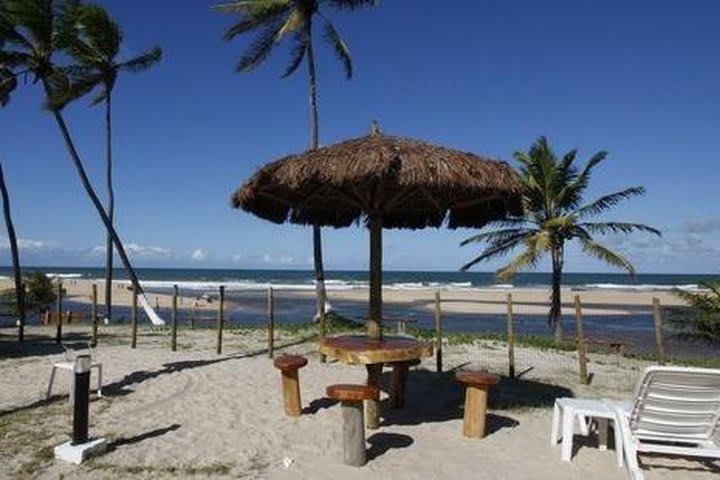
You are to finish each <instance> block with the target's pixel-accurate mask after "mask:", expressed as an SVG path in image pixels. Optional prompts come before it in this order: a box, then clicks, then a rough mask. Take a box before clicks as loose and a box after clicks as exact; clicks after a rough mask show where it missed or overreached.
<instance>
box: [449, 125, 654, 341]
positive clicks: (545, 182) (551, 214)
mask: <svg viewBox="0 0 720 480" xmlns="http://www.w3.org/2000/svg"><path fill="white" fill-rule="evenodd" d="M576 155H577V151H576V150H572V151H570V152H568V153H567V154H566V155H565V156H563V157H562V159H559V158H557V157H556V156H555V153H554V152H553V151H552V149H551V148H550V147H549V145H548V142H547V139H546V138H545V137H541V138H540V139H539V140H538V141H537V142H535V144H533V145H532V146H531V148H530V150H529V151H528V153H524V152H517V153H515V159H516V160H517V161H518V162H520V176H521V180H522V184H523V189H524V192H523V207H524V210H525V214H524V215H523V216H522V217H519V218H508V219H505V220H503V221H500V222H495V223H494V224H492V225H491V226H495V227H498V229H497V230H493V231H489V232H484V233H480V234H479V235H475V236H473V237H470V238H468V239H466V240H465V241H463V242H462V245H467V244H469V243H477V242H487V244H488V245H487V247H486V248H485V249H484V250H483V251H482V253H480V255H478V256H477V257H475V258H474V259H473V260H472V261H470V262H468V263H467V264H465V265H464V266H463V267H462V270H463V271H465V270H467V269H469V268H470V267H472V266H473V265H475V264H477V263H479V262H482V261H484V260H489V259H491V258H497V257H502V256H504V255H506V254H508V253H509V252H511V251H512V250H514V249H515V248H517V247H523V248H524V251H523V252H522V253H520V254H519V255H518V256H517V257H515V258H514V259H513V260H512V261H510V263H508V264H507V265H505V266H504V267H502V268H500V269H499V270H498V271H497V276H498V278H501V279H506V278H509V277H512V276H513V275H514V274H515V273H517V272H518V271H520V270H522V269H525V268H533V267H535V266H536V265H537V263H538V261H539V260H540V259H541V258H542V257H543V256H545V255H546V254H550V258H551V260H552V294H551V306H550V314H549V317H548V321H549V324H550V327H551V328H552V329H553V330H554V333H555V338H556V339H558V340H560V339H561V338H562V325H561V323H560V306H561V298H560V285H561V283H562V273H563V266H564V260H565V258H564V254H565V244H566V243H568V242H569V241H571V240H577V241H578V242H580V246H581V248H582V250H583V252H585V253H587V254H589V255H592V256H594V257H596V258H598V259H600V260H602V261H603V262H605V263H608V264H610V265H612V266H615V267H619V268H622V269H624V270H626V271H627V272H628V273H630V275H634V274H635V268H634V267H633V266H632V264H631V263H630V261H629V260H628V259H627V258H625V257H624V256H622V255H621V254H619V253H617V252H614V251H612V250H611V249H609V248H608V247H606V246H603V245H601V244H600V243H598V242H596V241H595V240H594V239H593V235H594V234H601V235H602V234H607V233H616V234H617V233H631V232H634V231H641V232H649V233H653V234H656V235H658V236H659V235H660V232H659V231H658V230H656V229H655V228H652V227H649V226H647V225H642V224H638V223H626V222H598V221H592V217H595V216H597V215H599V214H601V213H603V212H605V211H606V210H608V209H610V208H612V207H614V206H615V205H617V204H618V203H619V202H620V201H622V200H625V199H628V198H632V197H637V196H639V195H642V194H643V193H645V189H644V188H643V187H630V188H626V189H624V190H621V191H619V192H615V193H611V194H608V195H604V196H602V197H600V198H598V199H596V200H595V201H593V202H590V203H587V204H583V194H584V193H585V189H586V188H587V187H588V184H589V182H590V178H591V175H592V172H593V170H594V168H595V167H596V166H597V165H599V164H600V163H601V162H602V161H603V160H604V159H605V157H606V156H607V152H599V153H597V154H595V155H594V156H593V157H592V158H591V159H590V160H589V161H588V163H587V164H586V165H585V167H584V168H582V169H581V170H579V169H578V168H577V167H576V166H575V165H574V162H575V158H576Z"/></svg>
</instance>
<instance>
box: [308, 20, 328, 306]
mask: <svg viewBox="0 0 720 480" xmlns="http://www.w3.org/2000/svg"><path fill="white" fill-rule="evenodd" d="M307 36H308V62H307V63H308V79H309V85H308V86H309V90H310V149H311V150H314V149H316V148H318V145H319V143H320V142H319V135H320V134H319V126H318V107H317V79H316V74H315V52H314V51H313V44H312V23H311V22H308V26H307ZM313 263H314V266H315V293H316V304H317V318H318V319H319V318H321V315H322V313H323V312H324V310H325V299H326V298H327V292H326V290H325V269H324V267H323V257H322V234H321V231H320V226H319V225H313Z"/></svg>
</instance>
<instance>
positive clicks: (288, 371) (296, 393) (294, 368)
mask: <svg viewBox="0 0 720 480" xmlns="http://www.w3.org/2000/svg"><path fill="white" fill-rule="evenodd" d="M307 363H308V360H307V358H305V357H303V356H301V355H283V356H281V357H278V358H276V359H275V360H274V361H273V365H274V366H275V368H277V369H279V370H280V373H281V374H282V390H283V403H284V405H285V414H286V415H288V416H290V417H299V416H300V413H301V412H302V409H301V405H302V402H301V400H300V372H299V370H300V369H301V368H302V367H304V366H305V365H307Z"/></svg>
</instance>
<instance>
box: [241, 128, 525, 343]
mask: <svg viewBox="0 0 720 480" xmlns="http://www.w3.org/2000/svg"><path fill="white" fill-rule="evenodd" d="M520 195H521V187H520V184H519V180H518V177H517V175H516V173H515V172H514V171H513V170H512V169H511V168H510V167H509V166H508V165H507V164H506V163H504V162H498V161H493V160H489V159H486V158H483V157H480V156H478V155H474V154H472V153H467V152H462V151H459V150H451V149H448V148H444V147H440V146H437V145H432V144H429V143H425V142H421V141H418V140H413V139H409V138H401V137H392V136H386V135H383V134H380V133H379V131H378V129H377V127H375V126H374V127H373V132H372V133H371V134H370V135H368V136H365V137H360V138H356V139H352V140H347V141H345V142H341V143H337V144H335V145H331V146H328V147H323V148H318V149H315V150H310V151H307V152H305V153H302V154H298V155H290V156H287V157H285V158H282V159H280V160H277V161H275V162H272V163H270V164H268V165H266V166H265V167H263V168H261V169H260V170H259V171H257V172H256V173H255V174H254V175H253V176H252V177H251V178H250V179H249V180H248V181H247V182H246V183H245V184H244V185H243V186H242V187H241V188H240V189H239V190H237V191H236V192H235V193H234V194H233V196H232V205H233V207H235V208H242V209H243V210H246V211H248V212H251V213H253V214H255V215H257V216H258V217H261V218H264V219H266V220H270V221H271V222H275V223H284V222H286V221H289V222H291V223H299V224H308V225H322V226H331V227H336V228H339V227H347V226H349V225H352V224H353V223H356V224H357V223H360V222H362V223H364V224H365V225H367V226H368V227H369V229H370V312H369V321H368V334H369V335H370V336H371V337H373V338H378V339H379V338H382V327H381V322H382V229H383V228H410V229H419V228H425V227H440V226H441V225H442V224H443V223H446V224H447V227H448V228H457V227H476V228H480V227H483V226H484V225H485V224H487V223H488V222H491V221H494V220H499V219H502V218H504V217H505V216H507V215H508V214H513V215H518V214H520V213H521V210H522V207H521V198H520Z"/></svg>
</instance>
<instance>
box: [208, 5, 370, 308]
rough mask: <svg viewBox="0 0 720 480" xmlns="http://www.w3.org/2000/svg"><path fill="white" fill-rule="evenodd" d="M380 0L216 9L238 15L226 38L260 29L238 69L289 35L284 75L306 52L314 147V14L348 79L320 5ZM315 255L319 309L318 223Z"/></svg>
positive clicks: (341, 44) (341, 46) (346, 54)
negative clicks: (237, 20) (287, 57)
mask: <svg viewBox="0 0 720 480" xmlns="http://www.w3.org/2000/svg"><path fill="white" fill-rule="evenodd" d="M376 4H377V0H273V1H267V0H237V1H234V2H230V3H225V4H221V5H217V6H216V7H214V9H215V10H217V11H220V12H226V13H236V14H239V15H240V21H239V22H238V23H236V24H235V25H233V26H232V27H230V28H229V29H228V30H227V31H226V32H225V36H224V39H225V40H232V39H234V38H235V37H237V36H239V35H242V34H245V33H249V32H258V35H257V37H256V38H255V40H254V41H253V43H252V44H251V45H250V48H249V49H248V51H247V52H246V53H245V55H243V57H242V58H241V59H240V61H239V62H238V65H237V71H238V72H241V73H246V72H250V71H252V70H254V69H255V67H257V66H258V65H260V64H261V63H262V62H263V61H264V60H266V59H267V58H268V57H269V56H270V54H271V53H272V51H273V49H274V48H275V46H277V45H279V44H280V43H282V41H283V40H285V39H286V38H288V37H291V39H290V43H291V50H292V54H291V55H290V61H289V62H288V64H287V66H286V68H285V71H284V73H283V74H282V77H283V78H285V77H288V76H289V75H292V74H293V72H295V71H296V70H297V69H298V67H299V66H300V64H301V63H302V61H303V59H304V58H305V57H306V56H307V68H308V80H309V83H308V88H309V97H310V148H311V149H315V148H317V147H318V145H319V140H318V139H319V126H318V107H317V79H316V73H315V50H314V45H313V36H312V35H313V22H314V21H315V19H319V20H320V21H322V24H323V29H324V37H325V40H326V42H327V43H328V44H329V45H330V46H331V47H332V49H333V50H334V52H335V55H336V56H337V58H338V60H340V62H342V64H343V67H344V69H345V76H346V77H347V78H348V79H350V78H352V58H351V57H350V50H349V49H348V47H347V44H346V43H345V41H344V40H343V39H342V37H340V34H339V33H338V31H337V30H336V29H335V27H334V26H333V24H332V23H331V22H330V20H329V19H328V18H327V17H326V16H325V15H324V14H323V13H322V12H321V11H320V7H321V6H323V5H329V6H331V7H333V8H336V9H340V10H355V9H357V8H362V7H367V6H374V5H376ZM313 260H314V267H315V286H316V289H317V311H318V315H319V314H320V313H321V312H322V311H323V309H324V308H325V298H326V293H325V273H324V268H323V259H322V236H321V234H320V226H318V225H313Z"/></svg>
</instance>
